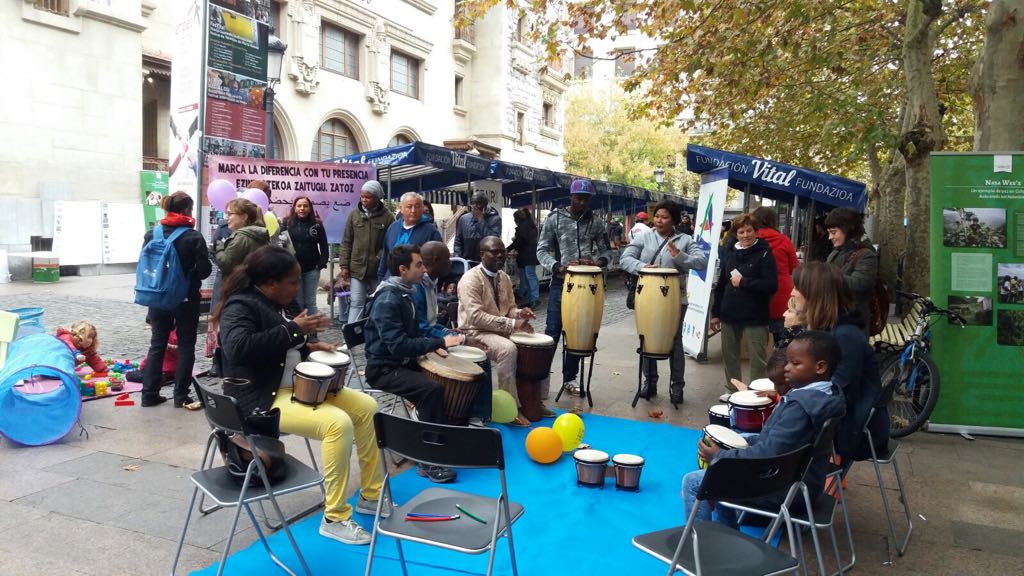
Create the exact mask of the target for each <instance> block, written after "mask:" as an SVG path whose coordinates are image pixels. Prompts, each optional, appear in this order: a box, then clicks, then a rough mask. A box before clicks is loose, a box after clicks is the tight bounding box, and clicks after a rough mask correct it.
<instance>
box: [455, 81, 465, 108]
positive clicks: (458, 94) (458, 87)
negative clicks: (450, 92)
mask: <svg viewBox="0 0 1024 576" xmlns="http://www.w3.org/2000/svg"><path fill="white" fill-rule="evenodd" d="M464 103H465V100H464V99H463V96H462V76H459V75H458V74H456V75H455V105H456V106H463V105H464Z"/></svg>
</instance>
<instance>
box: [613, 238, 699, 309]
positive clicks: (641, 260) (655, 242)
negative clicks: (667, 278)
mask: <svg viewBox="0 0 1024 576" xmlns="http://www.w3.org/2000/svg"><path fill="white" fill-rule="evenodd" d="M670 238H672V240H671V242H672V245H673V246H675V247H676V248H678V249H679V254H678V255H677V256H676V257H675V258H673V257H672V255H671V254H670V253H669V251H668V245H667V244H666V245H665V246H664V247H662V248H661V252H658V255H657V257H656V258H655V252H656V251H657V250H658V247H660V246H661V244H662V242H664V241H665V238H664V237H662V236H661V235H660V234H658V231H657V230H655V229H654V228H651V229H650V230H645V231H644V232H641V233H640V234H638V235H637V236H636V237H635V238H633V241H632V242H630V243H629V246H626V249H625V250H623V251H622V258H620V259H619V267H620V268H622V269H623V270H624V271H626V272H629V273H630V274H640V270H642V269H643V268H644V267H645V266H647V265H648V264H654V265H655V266H657V267H659V268H675V269H676V270H678V271H679V276H680V283H679V289H680V291H681V292H682V294H681V296H682V303H683V304H686V278H687V276H689V274H688V272H689V271H690V270H703V269H705V268H707V266H708V255H707V254H705V253H704V250H703V249H702V248H701V247H700V245H698V244H697V243H696V242H694V241H693V238H691V237H690V236H689V235H688V234H674V233H673V234H672V236H670ZM652 259H653V262H652Z"/></svg>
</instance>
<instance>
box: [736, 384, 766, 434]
mask: <svg viewBox="0 0 1024 576" xmlns="http://www.w3.org/2000/svg"><path fill="white" fill-rule="evenodd" d="M773 408H775V404H774V402H772V399H771V398H768V397H765V396H761V395H759V394H758V393H757V392H755V391H754V390H741V391H739V392H736V393H735V394H733V395H732V396H729V412H730V415H731V417H732V427H733V428H736V429H737V430H743V431H744V432H760V431H761V428H763V427H764V423H765V422H767V421H768V417H769V416H771V415H772V409H773Z"/></svg>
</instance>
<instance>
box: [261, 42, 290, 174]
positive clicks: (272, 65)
mask: <svg viewBox="0 0 1024 576" xmlns="http://www.w3.org/2000/svg"><path fill="white" fill-rule="evenodd" d="M287 49H288V45H287V44H285V43H284V42H283V41H282V40H281V39H280V38H278V37H277V36H274V35H273V34H271V35H270V39H269V41H268V42H267V90H266V92H264V94H263V111H264V112H266V113H267V152H266V157H267V158H270V157H272V156H273V155H274V86H276V85H277V84H278V83H279V82H280V81H281V66H282V65H283V64H284V51H285V50H287Z"/></svg>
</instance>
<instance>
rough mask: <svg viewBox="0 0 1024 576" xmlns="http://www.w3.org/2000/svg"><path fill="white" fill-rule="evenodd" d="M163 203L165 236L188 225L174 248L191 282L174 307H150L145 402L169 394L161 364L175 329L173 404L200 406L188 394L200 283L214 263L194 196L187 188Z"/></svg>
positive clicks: (149, 403) (151, 403)
mask: <svg viewBox="0 0 1024 576" xmlns="http://www.w3.org/2000/svg"><path fill="white" fill-rule="evenodd" d="M160 207H161V208H163V209H164V210H165V211H166V212H167V216H166V217H164V219H163V220H161V221H160V225H161V226H163V232H164V236H165V237H167V236H170V235H171V234H172V233H173V232H174V230H175V229H177V228H180V227H187V228H188V230H186V231H185V232H184V233H183V234H182V235H181V236H178V238H177V239H176V240H175V241H174V249H175V250H176V251H177V252H178V262H179V263H180V264H181V269H182V271H184V272H185V277H186V278H188V282H189V286H188V293H187V296H186V297H185V300H184V301H182V302H181V303H180V304H178V306H177V307H176V308H174V309H173V310H160V309H158V308H150V309H149V320H150V325H151V328H152V337H151V339H150V342H149V354H148V355H147V356H146V368H145V370H144V371H143V374H142V405H143V406H147V407H148V406H156V405H158V404H162V403H163V402H165V401H166V400H167V398H165V397H163V396H161V395H160V388H161V386H163V374H162V370H161V368H162V367H163V363H164V353H165V350H167V340H168V338H169V337H170V334H171V331H172V330H175V329H176V330H177V332H178V363H177V367H176V370H175V374H174V405H175V407H178V408H187V409H189V410H198V409H199V408H201V405H200V404H199V402H198V401H197V400H195V399H194V398H192V397H191V396H190V395H189V384H191V383H192V367H193V366H194V365H195V360H196V331H197V329H198V325H199V286H200V284H202V282H203V280H205V279H206V277H207V276H209V275H210V271H211V269H212V268H213V266H212V265H211V264H210V255H209V252H208V251H207V249H206V240H204V239H203V236H202V234H200V233H199V232H198V231H196V230H195V226H196V220H195V218H193V217H192V207H193V202H192V197H191V196H189V195H188V194H186V193H185V192H175V193H174V194H171V195H170V196H168V197H166V198H164V199H163V202H161V204H160ZM152 239H153V231H152V230H150V231H149V232H146V239H145V242H144V243H143V246H145V244H146V243H149V241H150V240H152Z"/></svg>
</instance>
